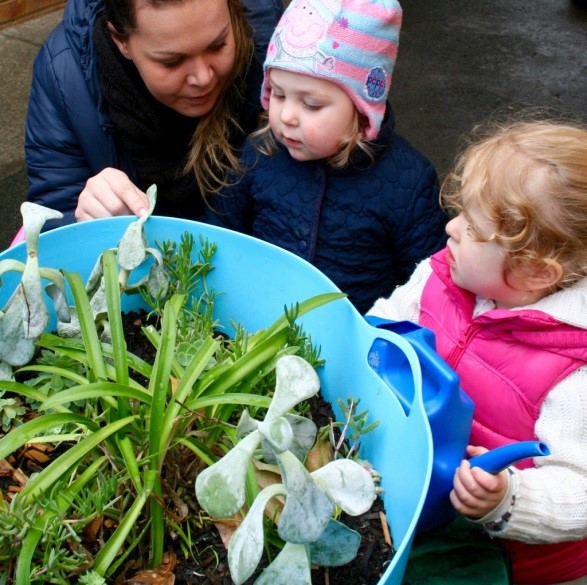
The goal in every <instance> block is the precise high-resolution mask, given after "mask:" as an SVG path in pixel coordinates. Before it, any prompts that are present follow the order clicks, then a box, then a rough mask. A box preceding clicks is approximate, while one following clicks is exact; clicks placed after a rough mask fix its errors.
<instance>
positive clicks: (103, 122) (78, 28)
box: [25, 0, 283, 227]
mask: <svg viewBox="0 0 587 585" xmlns="http://www.w3.org/2000/svg"><path fill="white" fill-rule="evenodd" d="M242 3H243V6H244V8H245V13H246V14H247V17H248V18H249V21H250V22H251V24H252V26H253V28H254V30H255V43H256V54H257V57H258V59H257V67H256V68H255V67H253V68H252V70H251V75H250V83H249V87H250V95H249V97H248V101H249V103H248V104H247V106H246V107H245V108H243V115H242V117H241V119H240V122H241V124H242V126H243V128H249V130H252V129H253V128H254V127H255V125H256V116H257V114H258V113H259V112H260V110H261V104H260V101H259V95H260V91H261V82H262V68H261V63H262V62H263V59H264V57H265V51H266V47H267V43H268V42H269V38H270V37H271V33H272V32H273V29H274V27H275V24H276V23H277V20H278V19H279V16H280V14H281V12H282V10H283V8H282V2H281V0H242ZM103 9H104V7H103V4H102V1H101V0H68V2H67V4H66V6H65V10H64V14H63V20H62V22H60V23H59V24H58V25H57V27H56V28H55V30H53V32H52V33H51V34H50V35H49V37H48V38H47V40H46V41H45V43H44V44H43V46H42V47H41V50H40V51H39V53H38V55H37V57H36V59H35V63H34V67H33V79H32V86H31V93H30V98H29V107H28V113H27V120H26V135H25V154H26V163H27V174H28V179H29V193H28V199H29V201H34V202H35V203H39V204H40V205H45V206H47V207H50V208H52V209H57V210H59V211H61V212H62V213H63V214H64V216H65V217H64V218H63V219H62V220H60V221H59V222H55V221H52V222H50V225H47V226H46V227H56V226H57V225H61V224H66V223H72V222H74V221H75V217H74V211H75V208H76V206H77V198H78V196H79V194H80V192H81V191H82V190H83V188H84V186H85V184H86V181H87V180H88V179H89V178H90V177H92V176H94V175H96V174H97V173H99V172H100V171H102V170H103V169H105V168H106V167H114V168H117V169H120V170H122V171H124V172H125V173H126V174H127V175H128V176H129V177H130V178H131V180H134V179H135V172H134V164H133V162H132V160H130V157H129V156H128V154H127V153H126V152H125V151H124V150H123V149H122V148H121V147H120V146H119V145H118V144H117V143H116V141H115V139H114V135H113V130H112V125H111V122H110V119H109V116H108V114H107V111H106V106H105V103H104V99H103V95H102V90H101V87H100V82H99V79H98V69H97V67H98V64H97V61H96V52H95V47H94V42H93V37H92V34H93V30H94V26H95V24H96V20H97V19H98V18H99V16H100V15H101V13H102V12H103ZM259 59H260V60H259Z"/></svg>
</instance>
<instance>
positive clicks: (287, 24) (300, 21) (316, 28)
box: [269, 0, 336, 71]
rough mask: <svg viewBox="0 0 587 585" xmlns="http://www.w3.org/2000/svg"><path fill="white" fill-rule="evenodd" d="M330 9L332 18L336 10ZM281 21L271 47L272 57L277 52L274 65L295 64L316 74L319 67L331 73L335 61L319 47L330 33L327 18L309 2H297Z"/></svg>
mask: <svg viewBox="0 0 587 585" xmlns="http://www.w3.org/2000/svg"><path fill="white" fill-rule="evenodd" d="M324 4H326V5H327V4H333V5H332V7H331V8H330V9H331V10H332V14H331V15H330V17H331V18H332V17H333V15H334V11H335V10H336V7H335V6H334V3H329V2H325V3H324ZM291 8H292V10H290V12H289V13H288V14H287V15H286V16H285V18H283V19H282V21H281V23H280V27H279V29H278V30H276V31H275V35H274V37H273V41H272V43H271V45H270V46H269V54H271V53H272V52H275V57H274V59H273V63H274V65H277V64H278V63H279V62H281V61H283V62H287V61H292V60H295V61H296V62H297V63H298V64H299V65H302V64H303V66H304V67H307V68H308V70H310V71H314V70H315V69H316V65H317V64H320V66H322V67H324V68H325V69H332V67H333V65H334V58H333V57H330V56H327V55H324V53H322V52H321V51H320V50H319V49H318V48H317V44H318V43H319V42H320V40H322V39H323V38H324V36H325V35H326V33H327V29H328V22H327V21H326V20H325V19H324V15H323V14H320V12H319V10H318V9H317V8H316V6H314V5H313V4H312V3H311V2H309V1H308V0H305V1H303V2H298V3H297V4H296V5H295V6H292V7H291Z"/></svg>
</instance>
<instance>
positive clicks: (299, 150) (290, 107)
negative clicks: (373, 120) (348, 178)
mask: <svg viewBox="0 0 587 585" xmlns="http://www.w3.org/2000/svg"><path fill="white" fill-rule="evenodd" d="M269 84H270V86H271V95H270V98H269V124H270V126H271V130H272V132H273V134H274V135H275V138H276V139H277V140H278V141H279V142H281V144H283V145H284V146H285V147H286V148H287V150H288V152H289V154H290V155H291V156H292V158H294V159H296V160H299V161H307V160H319V159H323V158H328V157H329V156H332V155H333V154H335V153H337V152H338V150H339V148H340V145H341V142H342V140H343V138H344V137H346V136H347V135H348V134H349V133H350V132H351V131H352V129H353V127H354V120H355V115H356V110H355V105H354V104H353V102H352V100H351V99H350V98H349V96H348V95H347V94H346V92H345V91H344V90H343V89H342V88H340V87H339V86H338V85H336V84H335V83H332V82H331V81H327V80H325V79H316V78H314V77H310V76H309V75H304V74H301V73H292V72H290V71H282V70H280V69H272V70H271V71H270V73H269Z"/></svg>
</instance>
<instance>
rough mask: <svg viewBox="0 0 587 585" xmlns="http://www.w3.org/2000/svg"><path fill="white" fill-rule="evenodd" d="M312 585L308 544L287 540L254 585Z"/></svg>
mask: <svg viewBox="0 0 587 585" xmlns="http://www.w3.org/2000/svg"><path fill="white" fill-rule="evenodd" d="M294 583H295V585H311V583H312V576H311V573H310V559H309V553H308V551H307V549H306V546H305V545H303V544H292V543H291V542H286V543H285V546H284V547H283V549H282V550H281V552H280V553H279V554H278V555H277V556H276V557H275V560H274V561H273V562H272V563H271V564H270V565H269V566H268V567H267V568H266V569H265V570H264V571H263V572H262V573H261V575H260V576H259V577H258V579H257V580H256V581H255V584H254V585H292V584H294Z"/></svg>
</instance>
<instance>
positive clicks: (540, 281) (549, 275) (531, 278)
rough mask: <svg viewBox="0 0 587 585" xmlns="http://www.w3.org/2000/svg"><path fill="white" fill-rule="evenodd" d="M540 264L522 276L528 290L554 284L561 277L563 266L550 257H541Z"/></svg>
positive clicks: (546, 287)
mask: <svg viewBox="0 0 587 585" xmlns="http://www.w3.org/2000/svg"><path fill="white" fill-rule="evenodd" d="M541 262H542V266H541V267H540V268H538V269H536V270H533V271H532V272H531V273H528V274H526V275H525V276H523V277H522V280H523V286H524V287H525V290H528V291H539V290H544V289H549V288H552V287H553V286H555V285H556V284H557V283H558V282H559V281H560V280H561V278H562V277H563V273H564V270H563V267H562V266H561V265H560V264H559V263H558V262H557V261H556V260H553V259H552V258H543V259H542V260H541Z"/></svg>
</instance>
